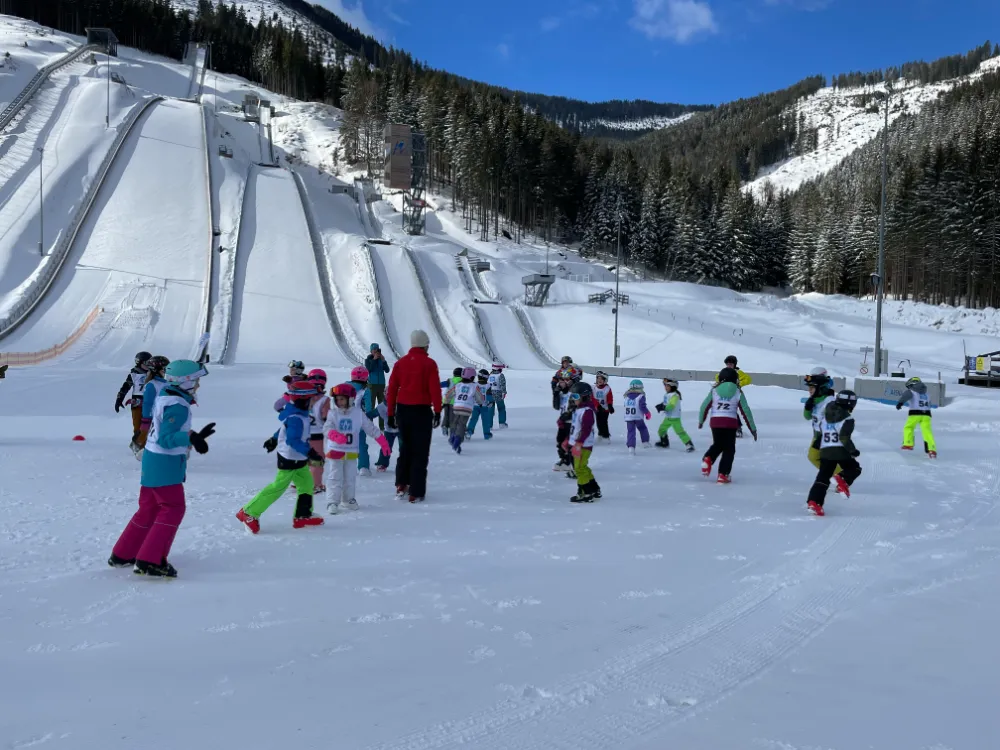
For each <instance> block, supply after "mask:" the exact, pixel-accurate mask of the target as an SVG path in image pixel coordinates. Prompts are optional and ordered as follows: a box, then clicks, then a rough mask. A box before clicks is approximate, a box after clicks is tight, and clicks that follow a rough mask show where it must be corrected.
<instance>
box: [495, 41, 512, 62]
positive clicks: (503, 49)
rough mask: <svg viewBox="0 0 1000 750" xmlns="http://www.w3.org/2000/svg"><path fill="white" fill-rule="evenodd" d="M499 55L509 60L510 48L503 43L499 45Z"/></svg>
mask: <svg viewBox="0 0 1000 750" xmlns="http://www.w3.org/2000/svg"><path fill="white" fill-rule="evenodd" d="M497 54H498V55H500V57H502V58H503V59H504V60H506V59H508V58H509V57H510V47H509V46H507V45H506V44H505V43H503V42H501V43H500V44H498V45H497Z"/></svg>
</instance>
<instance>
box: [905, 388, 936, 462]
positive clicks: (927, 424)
mask: <svg viewBox="0 0 1000 750" xmlns="http://www.w3.org/2000/svg"><path fill="white" fill-rule="evenodd" d="M904 406H909V409H910V414H909V416H908V417H907V418H906V424H905V425H904V426H903V450H904V451H912V450H913V441H914V434H913V433H914V431H915V430H916V429H917V428H918V427H919V428H920V437H922V438H923V439H924V451H925V452H926V453H927V457H928V458H937V441H936V440H935V439H934V431H933V430H932V429H931V399H930V397H929V396H928V395H927V385H926V384H925V383H923V382H922V381H921V380H920V378H910V379H909V380H907V381H906V390H905V391H903V395H902V396H900V397H899V401H898V402H896V411H899V410H900V409H902V408H903V407H904Z"/></svg>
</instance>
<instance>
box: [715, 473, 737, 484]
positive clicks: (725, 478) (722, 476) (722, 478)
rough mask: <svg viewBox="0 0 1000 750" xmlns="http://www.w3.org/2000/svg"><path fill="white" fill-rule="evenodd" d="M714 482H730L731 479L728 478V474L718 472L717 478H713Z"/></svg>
mask: <svg viewBox="0 0 1000 750" xmlns="http://www.w3.org/2000/svg"><path fill="white" fill-rule="evenodd" d="M715 483H716V484H732V483H733V480H732V479H730V478H729V475H728V474H719V478H718V479H716V480H715Z"/></svg>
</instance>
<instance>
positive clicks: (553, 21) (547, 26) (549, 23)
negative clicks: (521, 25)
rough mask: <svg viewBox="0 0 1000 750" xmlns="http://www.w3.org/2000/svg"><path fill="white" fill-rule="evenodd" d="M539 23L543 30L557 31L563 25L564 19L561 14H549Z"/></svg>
mask: <svg viewBox="0 0 1000 750" xmlns="http://www.w3.org/2000/svg"><path fill="white" fill-rule="evenodd" d="M539 25H540V26H541V27H542V31H555V30H556V29H558V28H559V27H560V26H561V25H562V19H561V18H559V16H547V17H546V18H543V19H542V20H541V21H539Z"/></svg>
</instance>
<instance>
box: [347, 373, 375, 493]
mask: <svg viewBox="0 0 1000 750" xmlns="http://www.w3.org/2000/svg"><path fill="white" fill-rule="evenodd" d="M351 385H353V386H354V390H355V392H356V393H357V396H356V397H355V400H356V401H357V405H358V408H359V409H361V411H363V412H364V413H365V414H366V415H367V414H370V413H372V411H373V410H374V408H375V404H374V402H373V401H372V394H371V391H370V390H369V389H368V370H366V369H365V368H364V367H363V366H358V367H355V368H354V369H353V370H351ZM359 435H360V438H359V441H358V445H357V453H358V474H361V475H362V476H366V477H370V476H371V475H372V470H371V459H370V458H369V456H368V437H367V435H366V434H365V432H364V431H363V430H362V431H361V432H360V433H359Z"/></svg>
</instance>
